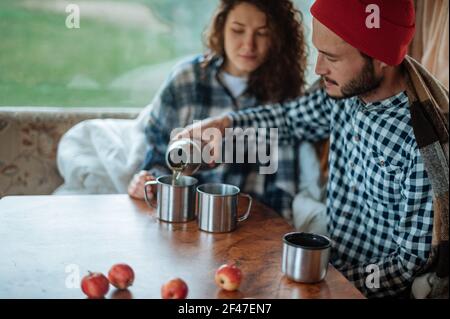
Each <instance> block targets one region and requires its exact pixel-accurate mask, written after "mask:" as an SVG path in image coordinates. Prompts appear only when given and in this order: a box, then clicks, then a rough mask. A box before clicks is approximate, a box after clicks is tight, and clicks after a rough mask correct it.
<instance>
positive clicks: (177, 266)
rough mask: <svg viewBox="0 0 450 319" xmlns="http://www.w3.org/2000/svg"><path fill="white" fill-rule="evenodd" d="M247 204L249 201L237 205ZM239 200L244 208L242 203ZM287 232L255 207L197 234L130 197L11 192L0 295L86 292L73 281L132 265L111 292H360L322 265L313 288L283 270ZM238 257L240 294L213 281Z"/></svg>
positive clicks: (1, 233) (2, 204) (1, 236)
mask: <svg viewBox="0 0 450 319" xmlns="http://www.w3.org/2000/svg"><path fill="white" fill-rule="evenodd" d="M242 204H246V203H244V202H243V203H242ZM243 206H245V205H243ZM292 230H293V229H292V228H291V226H290V225H289V224H287V223H286V222H285V221H284V220H283V219H282V218H281V217H279V216H278V215H277V214H276V213H275V212H273V211H271V210H270V209H268V208H266V207H264V206H263V205H261V204H259V203H255V204H254V205H253V208H252V211H251V214H250V217H249V219H248V220H247V221H245V222H243V223H241V224H240V225H239V227H238V229H237V230H236V231H234V232H232V233H226V234H211V233H206V232H203V231H199V230H198V228H197V225H196V222H195V221H192V222H189V223H182V224H170V223H165V222H161V221H159V220H158V219H157V218H156V217H155V212H154V211H152V210H151V209H149V208H147V207H146V204H145V203H144V202H141V201H136V200H132V199H130V198H129V197H128V196H127V195H88V196H20V197H19V196H13V197H5V198H3V199H1V200H0V256H1V257H0V298H84V295H83V293H82V292H81V289H80V288H79V280H80V277H82V276H84V275H85V274H86V273H87V272H88V271H100V272H103V273H104V274H105V275H106V274H107V272H108V270H109V268H110V267H111V266H112V265H113V264H115V263H118V262H125V263H128V264H129V265H131V266H132V267H133V268H134V270H135V273H136V280H135V283H134V285H133V286H132V287H131V288H130V290H129V291H125V292H120V291H117V290H115V289H114V288H113V287H111V289H110V291H109V293H108V295H107V297H108V298H160V287H161V285H162V284H163V283H165V282H166V281H168V280H169V279H172V278H174V277H180V278H182V279H184V280H185V281H186V282H187V284H188V286H189V295H188V298H363V296H362V294H361V293H360V292H359V291H358V290H357V289H356V288H355V287H354V286H353V285H352V284H351V283H350V282H349V281H347V280H346V278H345V277H344V276H342V275H341V274H340V273H339V272H338V271H337V270H336V269H335V268H333V267H332V266H331V265H330V266H329V272H328V274H327V277H326V279H325V280H324V281H323V282H321V283H319V284H299V283H295V282H292V281H290V280H289V279H287V278H286V277H284V275H283V274H282V272H281V255H282V240H281V238H282V236H283V234H285V233H287V232H290V231H292ZM232 261H237V262H238V263H240V268H241V269H242V271H243V274H244V280H243V282H242V285H241V287H240V289H239V291H237V292H232V293H230V292H224V291H222V290H220V289H219V288H218V287H217V286H216V284H215V283H214V272H215V270H216V269H217V267H218V266H219V265H221V264H223V263H227V262H232Z"/></svg>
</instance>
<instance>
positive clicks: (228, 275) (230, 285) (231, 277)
mask: <svg viewBox="0 0 450 319" xmlns="http://www.w3.org/2000/svg"><path fill="white" fill-rule="evenodd" d="M215 280H216V284H217V285H218V286H219V287H220V288H222V289H224V290H227V291H235V290H237V289H239V285H240V284H241V281H242V272H241V270H240V269H239V268H238V267H237V266H236V265H227V264H226V265H222V266H220V267H219V268H218V269H217V270H216V274H215Z"/></svg>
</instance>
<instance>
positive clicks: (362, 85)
mask: <svg viewBox="0 0 450 319" xmlns="http://www.w3.org/2000/svg"><path fill="white" fill-rule="evenodd" d="M382 81H383V77H382V76H380V77H379V78H377V77H376V75H375V70H374V68H373V60H372V59H370V58H365V64H364V67H363V68H362V70H361V72H360V73H359V74H358V75H357V76H356V77H355V78H354V79H352V80H350V81H349V82H348V83H347V84H345V85H344V86H342V89H341V93H342V95H340V96H333V95H330V96H331V97H332V98H334V99H347V98H350V97H354V96H360V95H365V94H367V93H369V92H372V91H373V90H375V89H377V88H378V87H379V86H380V84H381V82H382Z"/></svg>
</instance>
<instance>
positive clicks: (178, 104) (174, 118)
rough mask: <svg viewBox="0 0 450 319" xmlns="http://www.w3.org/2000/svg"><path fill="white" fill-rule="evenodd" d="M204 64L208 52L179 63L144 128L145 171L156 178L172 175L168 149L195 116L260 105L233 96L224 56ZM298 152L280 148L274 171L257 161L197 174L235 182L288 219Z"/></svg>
mask: <svg viewBox="0 0 450 319" xmlns="http://www.w3.org/2000/svg"><path fill="white" fill-rule="evenodd" d="M202 62H204V57H203V56H196V57H193V58H189V59H187V60H185V61H182V62H180V63H179V64H178V65H177V66H175V67H174V69H173V71H172V72H171V74H170V76H169V78H168V80H167V81H166V83H165V84H164V85H163V86H162V88H161V89H160V91H159V92H158V94H157V95H156V97H155V99H154V100H153V102H152V104H153V107H152V110H151V113H150V118H149V123H148V125H147V126H146V129H145V133H146V136H147V140H148V143H149V147H150V149H149V151H148V153H147V155H146V159H145V162H144V165H143V167H142V169H145V170H150V172H151V173H152V174H153V175H155V176H156V177H158V176H160V175H163V174H171V172H170V171H169V170H168V168H167V166H166V162H165V153H166V150H167V145H168V143H169V140H170V133H171V131H172V130H173V129H175V128H183V127H185V126H187V125H189V124H192V123H193V121H194V120H202V119H205V118H207V117H211V116H217V115H221V114H225V113H228V112H230V111H232V110H235V111H237V110H242V109H245V108H248V107H254V106H257V105H259V104H260V102H258V101H257V100H256V98H255V97H254V96H252V95H250V94H248V93H246V92H244V93H243V94H242V95H241V96H239V97H237V98H234V97H233V96H232V95H231V94H230V92H229V90H228V89H227V88H226V87H225V86H224V85H223V84H222V83H221V81H220V77H219V76H218V75H219V71H220V67H221V65H222V63H223V59H222V58H220V57H216V58H214V59H213V61H212V62H211V63H209V64H208V66H206V67H203V66H202ZM297 153H298V152H297V151H296V149H294V148H292V146H290V147H288V146H286V147H283V148H280V149H279V154H278V156H279V166H278V171H277V172H276V173H275V174H272V175H261V174H259V173H258V171H259V167H258V166H257V164H222V165H220V166H219V167H217V168H215V169H214V170H206V171H200V172H198V173H197V174H196V175H195V177H196V178H197V179H199V183H205V182H208V183H210V182H223V183H227V184H232V185H236V186H238V187H239V188H240V189H241V190H242V191H244V192H246V193H249V194H251V195H253V196H255V197H256V198H257V199H258V200H259V201H261V202H263V203H264V204H266V205H268V206H270V207H272V208H273V209H275V210H276V211H277V212H278V213H280V214H281V215H282V216H284V217H285V218H288V219H289V218H290V217H291V214H292V213H291V212H292V208H291V206H292V200H293V197H294V195H295V193H296V191H297V188H296V187H297V180H296V179H297V176H298V174H297V171H296V170H297V166H296V162H297V156H298V154H297Z"/></svg>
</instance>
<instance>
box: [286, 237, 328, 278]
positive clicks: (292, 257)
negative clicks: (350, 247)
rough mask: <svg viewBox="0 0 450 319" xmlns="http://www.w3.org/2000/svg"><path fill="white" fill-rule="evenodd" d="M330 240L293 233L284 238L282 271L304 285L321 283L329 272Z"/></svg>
mask: <svg viewBox="0 0 450 319" xmlns="http://www.w3.org/2000/svg"><path fill="white" fill-rule="evenodd" d="M330 247H331V241H330V239H329V238H327V237H325V236H322V235H317V234H311V233H300V232H293V233H288V234H286V235H284V237H283V261H282V271H283V273H284V274H285V275H286V276H287V277H288V278H290V279H292V280H294V281H298V282H303V283H314V282H319V281H321V280H323V279H324V278H325V276H326V275H327V270H328V261H329V256H330Z"/></svg>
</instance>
